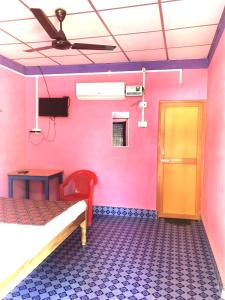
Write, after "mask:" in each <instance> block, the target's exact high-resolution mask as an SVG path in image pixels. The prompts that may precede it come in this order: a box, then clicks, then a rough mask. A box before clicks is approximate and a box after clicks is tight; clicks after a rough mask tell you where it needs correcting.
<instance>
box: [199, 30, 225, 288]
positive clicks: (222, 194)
mask: <svg viewBox="0 0 225 300" xmlns="http://www.w3.org/2000/svg"><path fill="white" fill-rule="evenodd" d="M224 53H225V33H223V36H222V38H221V40H220V43H219V45H218V47H217V50H216V52H215V54H214V57H213V59H212V61H211V64H210V66H209V69H208V103H207V119H206V124H207V126H206V143H205V172H204V173H205V178H204V199H203V203H202V218H203V222H204V225H205V229H206V231H207V235H208V238H209V241H210V244H211V247H212V250H213V252H214V256H215V258H216V261H217V264H218V268H219V270H220V274H221V277H222V280H223V284H224V286H225V190H224V186H225V156H224V149H225V84H224V83H225V57H224Z"/></svg>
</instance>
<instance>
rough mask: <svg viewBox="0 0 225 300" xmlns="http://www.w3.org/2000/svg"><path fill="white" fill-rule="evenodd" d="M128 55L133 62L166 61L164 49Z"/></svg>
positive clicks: (135, 52) (132, 52)
mask: <svg viewBox="0 0 225 300" xmlns="http://www.w3.org/2000/svg"><path fill="white" fill-rule="evenodd" d="M126 54H127V56H128V57H129V59H130V60H131V61H151V60H165V59H166V52H165V50H164V49H157V50H145V51H131V52H126Z"/></svg>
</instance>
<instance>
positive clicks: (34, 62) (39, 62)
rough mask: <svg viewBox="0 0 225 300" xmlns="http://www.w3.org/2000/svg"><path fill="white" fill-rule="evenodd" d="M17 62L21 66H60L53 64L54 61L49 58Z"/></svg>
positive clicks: (18, 60)
mask: <svg viewBox="0 0 225 300" xmlns="http://www.w3.org/2000/svg"><path fill="white" fill-rule="evenodd" d="M15 61H16V62H18V63H19V64H21V65H24V66H54V65H58V64H57V63H55V62H53V61H52V60H50V59H48V58H45V57H43V58H41V57H40V58H32V59H29V58H28V59H16V60H15Z"/></svg>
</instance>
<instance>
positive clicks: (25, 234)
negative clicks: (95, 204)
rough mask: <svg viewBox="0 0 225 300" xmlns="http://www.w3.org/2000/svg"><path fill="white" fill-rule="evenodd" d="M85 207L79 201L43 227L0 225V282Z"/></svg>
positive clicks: (83, 202) (33, 254)
mask: <svg viewBox="0 0 225 300" xmlns="http://www.w3.org/2000/svg"><path fill="white" fill-rule="evenodd" d="M86 207H87V205H86V202H85V201H84V200H82V201H79V202H77V203H76V204H74V205H73V206H71V207H69V208H68V209H67V210H66V211H64V212H63V213H62V214H61V215H59V216H57V217H56V218H54V219H53V220H51V221H50V222H48V223H47V224H46V225H43V226H34V225H18V224H6V223H0V239H1V240H0V282H1V281H2V280H3V279H5V278H7V277H8V276H9V275H10V274H12V273H13V272H15V270H17V269H18V268H19V267H20V266H21V265H23V264H24V263H25V262H26V261H27V260H29V259H31V258H33V257H34V256H35V255H36V254H38V252H39V251H40V250H41V249H42V248H43V247H44V246H45V245H46V244H48V242H50V241H51V240H52V239H53V238H54V237H55V236H56V235H57V234H58V233H59V232H60V231H62V230H63V228H65V227H66V226H67V225H68V224H70V223H71V222H72V221H74V220H75V219H76V218H77V217H78V216H79V215H80V214H82V213H83V212H84V211H85V210H86Z"/></svg>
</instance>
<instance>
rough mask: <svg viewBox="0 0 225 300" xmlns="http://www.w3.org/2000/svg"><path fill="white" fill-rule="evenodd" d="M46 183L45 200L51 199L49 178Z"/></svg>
mask: <svg viewBox="0 0 225 300" xmlns="http://www.w3.org/2000/svg"><path fill="white" fill-rule="evenodd" d="M44 185H45V200H49V180H48V179H45V180H44Z"/></svg>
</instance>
